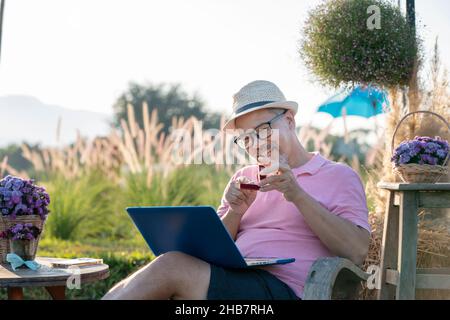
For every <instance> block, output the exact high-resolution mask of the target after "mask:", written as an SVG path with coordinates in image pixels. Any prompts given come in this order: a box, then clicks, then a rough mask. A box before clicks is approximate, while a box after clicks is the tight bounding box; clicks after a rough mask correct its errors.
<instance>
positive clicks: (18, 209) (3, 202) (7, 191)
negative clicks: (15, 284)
mask: <svg viewBox="0 0 450 320" xmlns="http://www.w3.org/2000/svg"><path fill="white" fill-rule="evenodd" d="M49 203H50V197H49V195H48V193H47V192H46V191H45V188H43V187H39V186H37V185H35V184H34V180H25V179H22V178H19V177H13V176H7V177H5V178H4V179H1V180H0V234H2V235H3V236H2V237H0V263H5V262H6V255H7V254H8V253H10V252H11V238H12V237H13V235H11V234H10V233H9V236H8V235H7V233H8V230H11V228H14V227H15V226H17V225H22V226H25V225H27V226H28V227H31V226H33V227H36V228H37V229H38V230H39V231H40V232H39V234H38V235H37V236H36V237H35V238H34V239H27V240H28V241H30V240H31V242H30V246H29V249H30V250H31V251H30V252H31V253H33V258H34V255H35V254H36V250H37V247H38V242H39V239H40V234H41V232H42V230H43V228H44V223H45V220H46V218H47V215H48V213H49V210H48V205H49ZM19 228H20V227H19ZM16 238H17V239H19V238H20V237H16Z"/></svg>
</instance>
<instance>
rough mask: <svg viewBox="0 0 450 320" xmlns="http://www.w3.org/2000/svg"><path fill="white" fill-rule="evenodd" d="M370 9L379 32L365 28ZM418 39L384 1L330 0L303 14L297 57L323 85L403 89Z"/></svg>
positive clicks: (402, 19) (413, 58) (396, 8)
mask: <svg viewBox="0 0 450 320" xmlns="http://www.w3.org/2000/svg"><path fill="white" fill-rule="evenodd" d="M371 5H376V6H378V7H379V8H380V17H381V28H380V29H376V28H375V29H372V30H371V29H370V28H368V27H367V20H368V18H369V17H370V16H371V14H370V13H369V14H368V13H367V9H368V7H369V6H371ZM417 53H418V41H416V37H415V34H414V32H412V30H411V27H410V25H409V24H408V22H407V20H406V19H405V17H403V16H402V14H401V12H400V10H399V8H398V7H396V6H394V5H393V4H391V3H390V2H388V1H385V0H330V1H325V2H324V3H322V4H320V5H319V6H317V7H316V8H315V9H313V10H311V11H310V12H309V16H308V18H307V21H306V24H305V26H304V28H303V32H302V40H301V48H300V55H301V56H302V58H303V60H304V62H305V64H306V65H307V66H308V67H309V69H310V70H311V71H312V72H313V73H314V74H315V76H316V77H317V79H318V80H319V81H320V82H321V83H322V84H324V85H329V86H332V87H338V86H341V85H344V86H348V85H354V84H373V85H379V86H385V87H395V86H397V85H406V84H408V82H409V80H410V76H411V74H412V71H413V66H414V63H415V59H416V57H417Z"/></svg>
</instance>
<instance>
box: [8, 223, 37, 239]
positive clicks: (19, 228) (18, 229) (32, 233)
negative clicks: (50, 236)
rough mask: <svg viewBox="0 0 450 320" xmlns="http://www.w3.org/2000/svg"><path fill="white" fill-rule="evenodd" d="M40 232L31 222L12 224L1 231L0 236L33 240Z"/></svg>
mask: <svg viewBox="0 0 450 320" xmlns="http://www.w3.org/2000/svg"><path fill="white" fill-rule="evenodd" d="M40 233H41V230H40V229H39V228H38V227H36V226H33V225H32V224H31V223H26V224H20V223H17V224H16V225H14V226H12V227H11V228H9V229H8V230H6V231H4V232H2V233H1V235H0V238H3V239H5V238H6V239H12V240H33V239H36V238H37V236H38V235H39V234H40Z"/></svg>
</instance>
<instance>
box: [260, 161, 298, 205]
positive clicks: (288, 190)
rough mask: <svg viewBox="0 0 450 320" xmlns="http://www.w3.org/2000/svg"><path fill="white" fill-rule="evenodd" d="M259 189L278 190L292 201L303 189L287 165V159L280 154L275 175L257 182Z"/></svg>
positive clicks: (265, 190) (264, 190) (262, 190)
mask: <svg viewBox="0 0 450 320" xmlns="http://www.w3.org/2000/svg"><path fill="white" fill-rule="evenodd" d="M259 186H260V187H261V188H260V189H259V191H261V192H267V191H271V190H278V191H280V192H281V193H282V194H283V195H284V197H285V198H286V200H287V201H291V202H293V201H294V200H295V199H297V198H298V197H299V196H300V195H301V194H302V193H303V192H304V191H303V189H302V188H301V187H300V186H299V184H298V182H297V179H296V177H295V175H294V173H293V172H292V170H291V167H290V166H289V164H288V162H287V159H286V158H285V157H282V156H280V161H279V168H278V171H277V173H276V174H275V175H272V176H268V177H267V178H265V179H263V180H261V181H260V182H259Z"/></svg>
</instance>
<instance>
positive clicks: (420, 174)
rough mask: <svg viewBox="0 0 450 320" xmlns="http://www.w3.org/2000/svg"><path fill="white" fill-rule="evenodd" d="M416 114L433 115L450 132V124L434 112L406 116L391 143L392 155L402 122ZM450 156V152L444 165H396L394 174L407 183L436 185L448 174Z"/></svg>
mask: <svg viewBox="0 0 450 320" xmlns="http://www.w3.org/2000/svg"><path fill="white" fill-rule="evenodd" d="M416 113H428V114H432V115H434V116H436V117H438V118H439V119H441V120H442V121H443V122H444V123H445V124H446V126H447V128H448V129H449V131H450V125H449V123H448V122H447V121H446V120H445V119H444V118H443V117H442V116H440V115H438V114H437V113H434V112H432V111H415V112H410V113H408V114H406V115H405V116H404V117H403V118H402V119H401V120H400V122H399V123H398V124H397V126H396V128H395V131H394V134H393V135H392V141H391V153H392V154H394V139H395V134H396V133H397V131H398V128H399V127H400V125H401V124H402V122H403V121H404V120H405V119H406V118H407V117H409V116H410V115H412V114H416ZM449 156H450V152H448V153H447V157H446V158H445V160H444V163H443V165H430V164H417V163H408V164H402V165H394V167H393V170H394V172H395V173H396V174H397V175H398V176H399V177H400V178H401V179H402V180H403V182H406V183H436V182H438V181H439V179H440V178H441V177H442V176H443V175H447V174H448V166H447V163H448V159H449Z"/></svg>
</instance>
